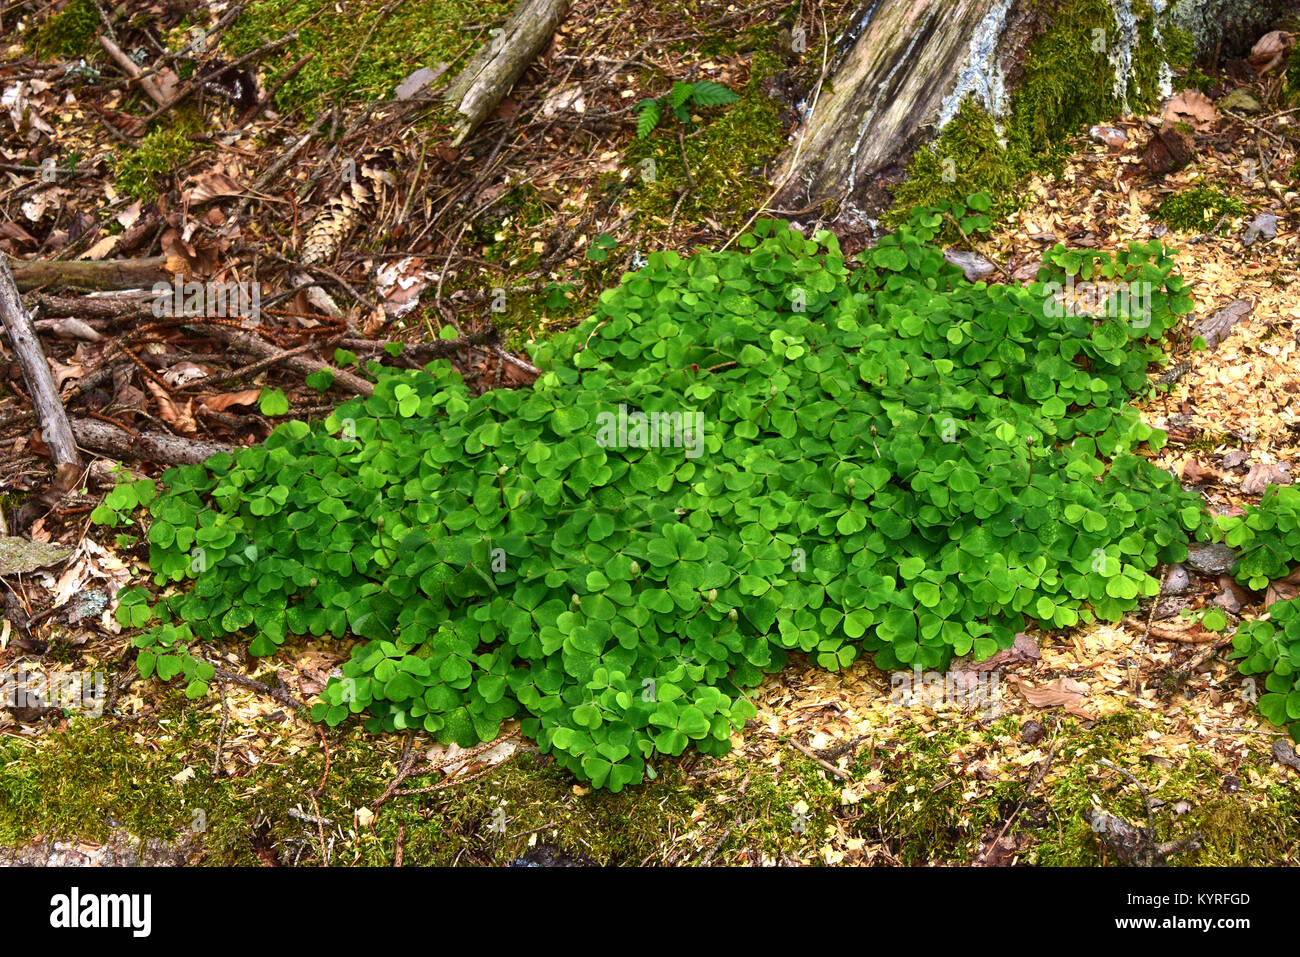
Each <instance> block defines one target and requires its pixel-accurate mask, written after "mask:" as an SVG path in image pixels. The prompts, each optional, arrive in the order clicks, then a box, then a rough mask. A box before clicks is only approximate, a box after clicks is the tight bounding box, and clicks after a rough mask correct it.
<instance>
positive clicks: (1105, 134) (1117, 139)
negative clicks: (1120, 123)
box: [1088, 126, 1128, 147]
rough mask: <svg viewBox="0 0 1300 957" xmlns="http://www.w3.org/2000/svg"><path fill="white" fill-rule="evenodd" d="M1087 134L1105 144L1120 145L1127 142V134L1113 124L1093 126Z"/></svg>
mask: <svg viewBox="0 0 1300 957" xmlns="http://www.w3.org/2000/svg"><path fill="white" fill-rule="evenodd" d="M1088 135H1089V136H1091V137H1092V138H1093V139H1094V140H1096V141H1097V142H1098V143H1104V144H1105V145H1106V146H1113V147H1120V146H1123V145H1124V144H1125V143H1127V142H1128V134H1127V133H1125V132H1124V131H1123V130H1120V129H1116V128H1115V127H1113V126H1094V127H1092V128H1091V129H1089V130H1088Z"/></svg>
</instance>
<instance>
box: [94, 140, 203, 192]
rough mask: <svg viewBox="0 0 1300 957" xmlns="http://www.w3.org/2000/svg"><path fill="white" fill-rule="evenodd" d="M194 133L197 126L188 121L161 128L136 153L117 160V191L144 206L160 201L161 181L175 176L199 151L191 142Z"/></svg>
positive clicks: (134, 151) (144, 141) (115, 176)
mask: <svg viewBox="0 0 1300 957" xmlns="http://www.w3.org/2000/svg"><path fill="white" fill-rule="evenodd" d="M192 129H193V124H191V123H188V122H186V121H184V120H181V121H180V122H178V123H176V124H175V125H172V126H166V127H163V126H160V127H157V128H156V129H154V130H152V131H151V132H150V133H149V134H148V135H146V136H145V137H144V139H142V140H141V141H140V145H139V146H138V147H136V148H135V149H134V150H132V151H131V152H129V153H126V154H124V155H122V156H118V157H116V158H115V159H114V161H113V174H114V178H115V183H116V186H117V189H118V190H119V191H121V192H123V193H126V194H127V195H128V196H130V197H132V198H133V199H138V200H140V201H142V202H148V201H150V200H152V199H154V198H156V197H157V195H158V188H157V186H158V184H157V180H158V178H159V177H162V176H166V175H169V174H170V173H172V172H173V171H174V170H175V169H176V168H177V167H178V166H180V165H182V164H183V163H184V162H185V161H186V160H188V159H189V158H190V156H191V155H192V154H193V153H194V151H195V149H197V147H196V146H195V144H194V143H192V142H191V141H190V139H189V136H190V133H191V132H192Z"/></svg>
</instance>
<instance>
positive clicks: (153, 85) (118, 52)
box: [99, 36, 168, 107]
mask: <svg viewBox="0 0 1300 957" xmlns="http://www.w3.org/2000/svg"><path fill="white" fill-rule="evenodd" d="M99 45H100V46H101V47H103V48H104V52H105V53H107V54H108V56H109V59H111V60H112V61H113V62H114V63H116V64H117V65H118V67H119V68H120V69H121V70H122V72H123V73H125V74H126V75H127V76H128V77H130V78H131V79H132V80H133V81H134V82H135V84H136V86H138V87H140V89H142V90H144V92H145V95H147V96H148V97H149V99H151V100H153V101H154V102H155V103H157V104H158V105H159V106H160V107H166V106H167V105H168V100H167V94H166V93H164V92H163V88H162V84H161V83H160V82H159V81H158V78H157V77H155V76H147V75H146V74H145V72H144V70H141V69H140V68H139V67H138V66H136V65H135V61H134V60H132V59H131V58H130V57H129V56H127V55H126V54H125V53H123V52H122V48H121V47H119V46H118V45H117V44H116V43H114V42H113V41H112V40H110V39H109V38H108V37H104V36H101V37H100V38H99Z"/></svg>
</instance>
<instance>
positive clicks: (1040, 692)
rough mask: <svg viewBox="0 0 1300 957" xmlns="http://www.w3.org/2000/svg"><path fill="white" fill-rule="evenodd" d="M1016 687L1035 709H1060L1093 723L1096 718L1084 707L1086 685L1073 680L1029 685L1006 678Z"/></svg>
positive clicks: (1019, 680)
mask: <svg viewBox="0 0 1300 957" xmlns="http://www.w3.org/2000/svg"><path fill="white" fill-rule="evenodd" d="M1007 680H1008V681H1010V682H1011V683H1012V684H1014V685H1015V686H1016V690H1017V691H1019V692H1020V694H1021V695H1022V696H1023V697H1024V699H1025V700H1026V701H1028V702H1029V703H1030V704H1031V705H1033V706H1034V707H1035V708H1055V707H1058V706H1059V707H1062V708H1064V709H1065V710H1066V711H1067V712H1069V713H1070V714H1072V715H1076V716H1077V717H1080V718H1083V719H1085V720H1087V721H1095V720H1096V718H1097V716H1096V715H1095V714H1093V713H1092V712H1091V711H1089V710H1088V709H1087V708H1086V707H1084V695H1085V693H1086V692H1087V691H1088V688H1087V686H1086V685H1083V684H1080V683H1079V682H1077V681H1075V680H1074V679H1073V678H1057V679H1056V680H1055V681H1053V682H1050V683H1049V684H1045V685H1037V686H1035V685H1031V684H1030V683H1029V682H1028V681H1025V680H1024V679H1022V678H1019V677H1017V676H1016V675H1011V676H1010V677H1009V678H1007Z"/></svg>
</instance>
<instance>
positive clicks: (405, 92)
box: [396, 63, 447, 100]
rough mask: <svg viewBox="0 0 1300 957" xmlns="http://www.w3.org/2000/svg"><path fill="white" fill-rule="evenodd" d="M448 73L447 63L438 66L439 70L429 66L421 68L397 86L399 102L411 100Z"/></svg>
mask: <svg viewBox="0 0 1300 957" xmlns="http://www.w3.org/2000/svg"><path fill="white" fill-rule="evenodd" d="M446 71H447V65H446V64H445V63H440V64H438V68H437V69H430V68H429V67H427V66H422V67H420V69H418V70H416V71H415V72H414V73H412V74H411V75H410V76H408V77H407V78H406V79H405V80H403V81H402V82H401V83H399V84H398V85H397V91H396V96H397V99H399V100H409V99H411V98H412V97H413V96H415V95H417V94H418V93H420V92H422V91H423V90H424V88H425V87H427V86H428V85H429V84H430V83H432V82H433V81H434V80H436V79H438V77H440V76H442V74H443V73H445V72H446Z"/></svg>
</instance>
